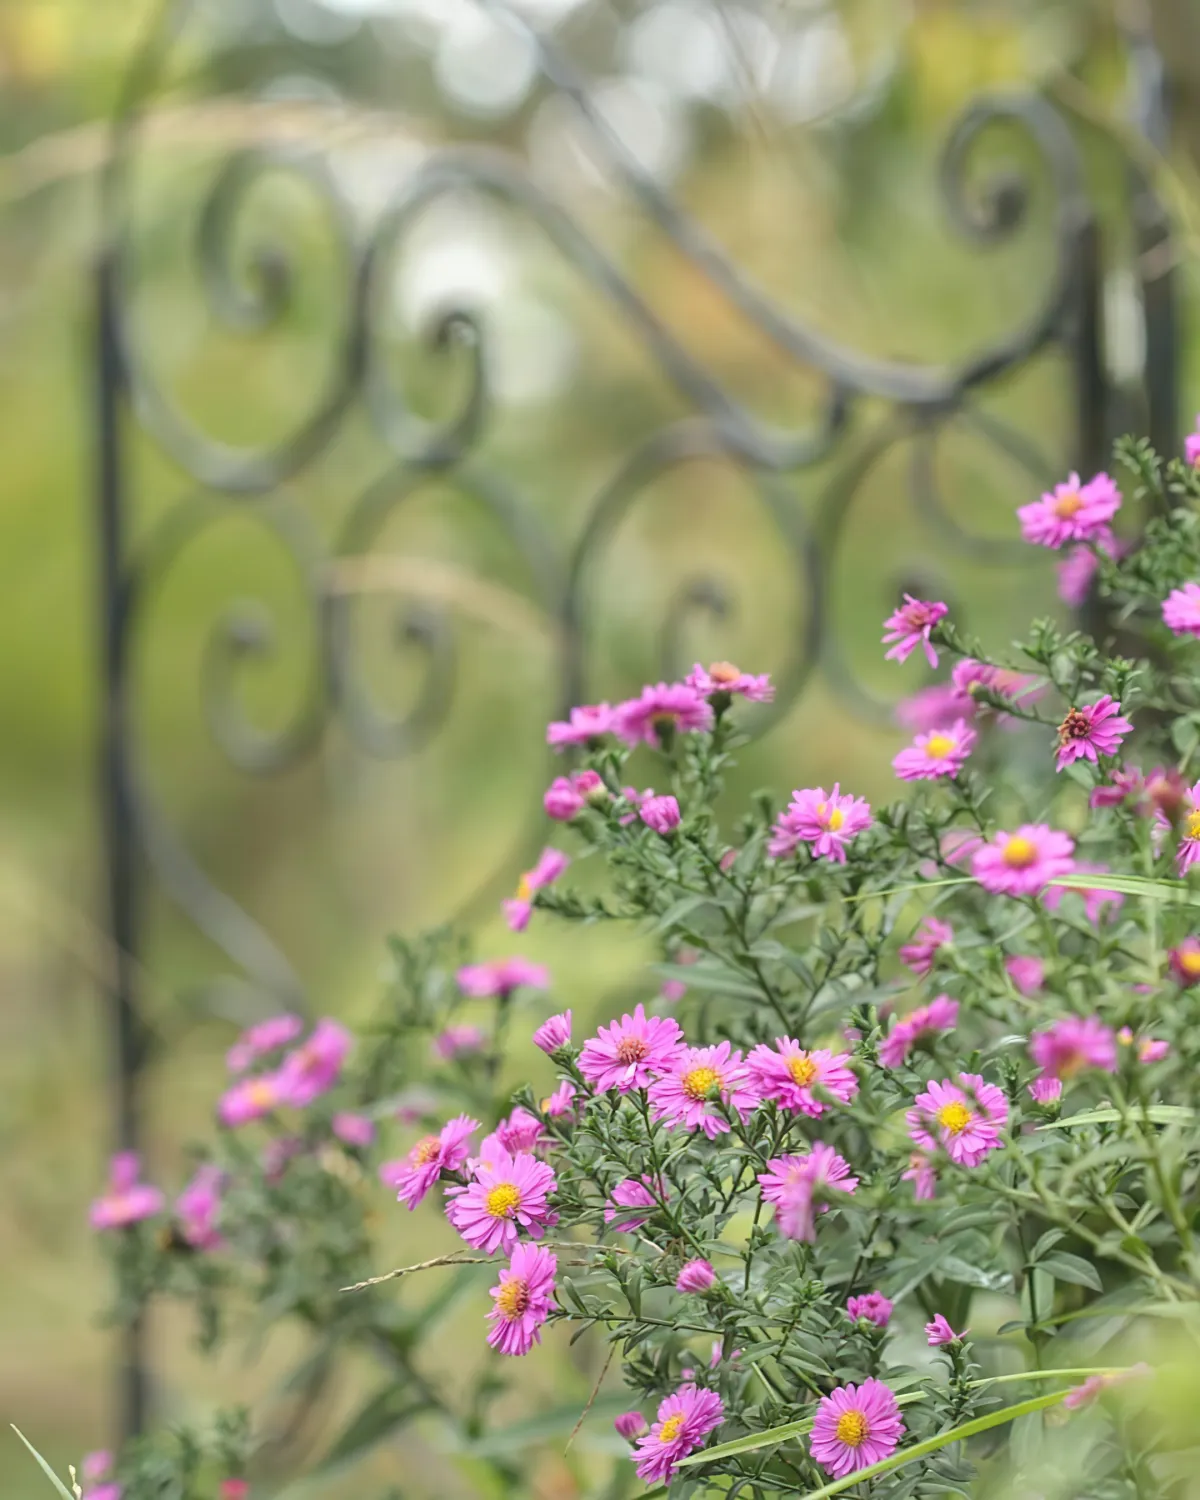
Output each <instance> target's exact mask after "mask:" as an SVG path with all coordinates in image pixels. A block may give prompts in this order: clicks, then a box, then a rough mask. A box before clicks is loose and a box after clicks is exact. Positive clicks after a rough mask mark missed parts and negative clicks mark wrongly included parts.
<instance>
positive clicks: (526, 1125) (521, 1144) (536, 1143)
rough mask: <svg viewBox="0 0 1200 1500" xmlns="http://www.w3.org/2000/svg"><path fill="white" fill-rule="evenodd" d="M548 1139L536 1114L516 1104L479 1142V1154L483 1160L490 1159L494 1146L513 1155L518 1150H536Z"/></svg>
mask: <svg viewBox="0 0 1200 1500" xmlns="http://www.w3.org/2000/svg"><path fill="white" fill-rule="evenodd" d="M549 1141H550V1137H549V1136H548V1135H547V1134H546V1131H545V1129H544V1128H543V1126H542V1122H541V1121H540V1120H539V1119H538V1117H537V1115H535V1114H531V1113H530V1112H529V1110H527V1109H526V1108H525V1107H524V1105H521V1104H518V1105H517V1107H516V1109H514V1110H513V1112H512V1114H511V1115H509V1117H508V1118H507V1119H506V1120H501V1121H500V1123H499V1124H498V1125H497V1126H496V1128H495V1130H493V1131H492V1133H491V1135H488V1136H484V1138H483V1140H482V1141H481V1142H480V1146H479V1156H480V1159H481V1160H483V1161H488V1160H490V1158H491V1157H492V1156H493V1155H494V1154H495V1148H496V1147H499V1148H500V1150H501V1151H506V1152H507V1153H508V1154H509V1155H510V1156H515V1155H516V1153H517V1152H518V1151H536V1150H538V1148H539V1147H541V1146H545V1145H548V1144H549Z"/></svg>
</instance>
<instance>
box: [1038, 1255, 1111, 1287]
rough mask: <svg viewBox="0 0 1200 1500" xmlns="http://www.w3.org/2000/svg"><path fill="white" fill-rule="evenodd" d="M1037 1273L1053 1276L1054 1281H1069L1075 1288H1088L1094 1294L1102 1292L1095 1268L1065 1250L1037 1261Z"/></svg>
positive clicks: (1102, 1285)
mask: <svg viewBox="0 0 1200 1500" xmlns="http://www.w3.org/2000/svg"><path fill="white" fill-rule="evenodd" d="M1037 1268H1038V1270H1039V1271H1045V1272H1046V1273H1047V1274H1048V1275H1050V1276H1053V1277H1054V1279H1055V1281H1070V1282H1072V1283H1073V1284H1074V1285H1075V1286H1089V1287H1091V1289H1092V1290H1093V1291H1094V1292H1102V1291H1103V1290H1104V1283H1103V1282H1102V1281H1101V1280H1100V1278H1099V1276H1098V1275H1097V1274H1096V1268H1095V1266H1093V1265H1090V1264H1089V1263H1088V1262H1087V1261H1086V1260H1084V1259H1083V1258H1082V1256H1079V1255H1070V1254H1068V1253H1067V1251H1065V1250H1055V1251H1054V1252H1053V1253H1052V1254H1050V1255H1045V1256H1043V1257H1042V1259H1041V1260H1039V1261H1038V1265H1037Z"/></svg>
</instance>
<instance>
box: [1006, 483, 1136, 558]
mask: <svg viewBox="0 0 1200 1500" xmlns="http://www.w3.org/2000/svg"><path fill="white" fill-rule="evenodd" d="M1120 508H1121V492H1120V490H1119V489H1118V488H1117V487H1116V485H1115V484H1114V483H1113V481H1112V479H1110V478H1109V476H1108V475H1107V474H1103V473H1102V474H1097V475H1096V477H1095V479H1092V480H1090V481H1089V482H1088V483H1087V484H1084V483H1082V482H1081V480H1080V478H1079V475H1078V474H1072V475H1071V477H1070V478H1069V479H1068V480H1067V482H1066V484H1060V485H1058V486H1057V487H1056V488H1055V489H1054V490H1052V491H1051V492H1050V493H1049V494H1046V495H1043V496H1042V498H1041V499H1040V500H1035V501H1034V503H1033V504H1032V505H1023V506H1021V508H1020V510H1018V511H1017V516H1018V518H1019V520H1020V522H1021V535H1022V536H1023V537H1024V538H1025V540H1026V541H1027V542H1033V543H1034V545H1035V546H1038V547H1053V548H1054V549H1055V550H1057V549H1059V548H1060V547H1065V546H1066V545H1067V543H1068V542H1088V541H1092V540H1093V539H1094V538H1096V537H1100V536H1104V535H1106V534H1107V533H1108V531H1109V524H1108V523H1109V522H1110V521H1111V520H1112V518H1113V517H1114V516H1115V515H1116V513H1117V512H1118V511H1119V510H1120Z"/></svg>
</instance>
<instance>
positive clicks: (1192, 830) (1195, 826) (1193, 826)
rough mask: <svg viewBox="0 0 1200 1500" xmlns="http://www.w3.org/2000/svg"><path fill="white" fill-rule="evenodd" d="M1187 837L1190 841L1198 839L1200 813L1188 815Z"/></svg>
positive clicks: (1199, 837) (1199, 834) (1199, 836)
mask: <svg viewBox="0 0 1200 1500" xmlns="http://www.w3.org/2000/svg"><path fill="white" fill-rule="evenodd" d="M1187 836H1188V838H1190V839H1200V812H1194V813H1189V814H1188V820H1187Z"/></svg>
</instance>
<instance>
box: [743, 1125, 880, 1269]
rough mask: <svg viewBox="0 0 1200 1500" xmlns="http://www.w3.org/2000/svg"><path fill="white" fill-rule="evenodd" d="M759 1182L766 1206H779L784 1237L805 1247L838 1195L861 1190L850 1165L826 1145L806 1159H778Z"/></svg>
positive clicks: (777, 1213)
mask: <svg viewBox="0 0 1200 1500" xmlns="http://www.w3.org/2000/svg"><path fill="white" fill-rule="evenodd" d="M758 1180H759V1183H760V1185H761V1187H762V1196H763V1202H764V1203H773V1204H774V1205H775V1219H776V1223H777V1225H778V1228H779V1232H780V1234H782V1235H783V1236H784V1238H785V1239H792V1240H800V1241H801V1242H802V1243H805V1244H812V1242H813V1241H814V1240H815V1238H816V1215H817V1214H818V1213H827V1212H828V1210H829V1208H830V1207H831V1206H832V1203H833V1201H834V1199H835V1197H836V1195H837V1194H839V1193H846V1194H849V1193H853V1192H854V1191H855V1190H856V1189H857V1188H858V1178H857V1177H851V1175H850V1164H849V1162H847V1161H846V1159H845V1158H844V1157H842V1156H839V1155H838V1153H837V1152H836V1151H835V1150H834V1149H833V1147H832V1146H827V1145H826V1144H825V1142H824V1141H814V1142H813V1143H812V1148H811V1150H809V1151H808V1152H807V1153H806V1154H805V1155H803V1156H777V1157H774V1158H773V1159H772V1160H771V1161H769V1162H768V1163H767V1170H766V1171H765V1172H760V1173H759V1174H758Z"/></svg>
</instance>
